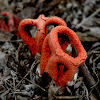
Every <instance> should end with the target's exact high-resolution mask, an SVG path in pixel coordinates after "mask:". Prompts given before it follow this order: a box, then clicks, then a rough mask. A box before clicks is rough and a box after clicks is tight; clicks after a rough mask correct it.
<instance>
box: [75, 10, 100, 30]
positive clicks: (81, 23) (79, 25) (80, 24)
mask: <svg viewBox="0 0 100 100" xmlns="http://www.w3.org/2000/svg"><path fill="white" fill-rule="evenodd" d="M98 12H100V8H98V9H97V10H96V11H95V12H94V13H92V14H91V15H90V16H89V17H87V18H85V19H83V20H82V21H81V22H80V23H79V24H78V25H77V26H76V28H79V27H81V26H82V25H83V24H84V23H85V22H86V21H88V20H89V19H90V18H92V17H93V16H95V15H96V14H97V13H98Z"/></svg>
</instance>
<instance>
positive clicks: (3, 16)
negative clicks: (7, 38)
mask: <svg viewBox="0 0 100 100" xmlns="http://www.w3.org/2000/svg"><path fill="white" fill-rule="evenodd" d="M18 24H19V18H18V17H17V16H16V15H14V14H11V13H9V12H6V11H2V12H0V30H1V31H5V32H13V31H15V33H16V35H18V36H19V33H18V31H17V29H18Z"/></svg>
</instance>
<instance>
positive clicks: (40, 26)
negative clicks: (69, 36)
mask: <svg viewBox="0 0 100 100" xmlns="http://www.w3.org/2000/svg"><path fill="white" fill-rule="evenodd" d="M51 23H52V24H53V23H54V24H57V25H63V26H66V23H65V21H64V20H63V19H61V18H59V17H56V16H54V17H45V16H44V15H40V16H39V17H38V18H37V19H25V20H23V21H21V22H20V24H19V33H20V36H21V38H22V39H23V40H24V42H25V43H26V44H27V45H28V46H29V49H30V51H31V52H32V54H33V55H36V53H40V52H41V49H42V43H43V41H44V38H45V37H46V35H47V34H48V27H47V26H48V25H49V24H51ZM26 25H29V26H33V25H34V26H36V27H37V34H36V39H34V38H33V37H31V36H29V35H28V33H27V32H26V31H25V26H26Z"/></svg>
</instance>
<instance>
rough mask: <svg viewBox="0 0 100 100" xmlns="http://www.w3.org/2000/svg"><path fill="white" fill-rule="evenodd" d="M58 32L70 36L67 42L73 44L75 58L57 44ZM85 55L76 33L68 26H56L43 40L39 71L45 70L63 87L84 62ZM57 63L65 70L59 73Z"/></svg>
mask: <svg viewBox="0 0 100 100" xmlns="http://www.w3.org/2000/svg"><path fill="white" fill-rule="evenodd" d="M58 34H66V35H67V36H68V37H70V41H69V42H70V43H72V44H74V45H75V47H76V50H77V56H76V57H75V58H74V57H72V56H70V55H69V54H67V53H65V52H64V50H63V48H61V47H62V45H63V44H61V45H60V44H59V39H58ZM66 47H67V46H66ZM86 57H87V54H86V51H85V49H84V48H83V46H82V44H81V42H80V40H79V38H78V36H77V35H76V33H75V32H74V31H72V30H71V29H69V28H68V27H65V26H57V27H55V28H54V29H52V30H51V32H50V34H48V35H47V36H46V38H45V40H44V42H43V46H42V56H41V63H40V67H41V73H42V74H43V73H44V72H47V73H48V74H49V76H50V77H51V78H53V79H54V80H55V82H56V84H57V85H58V86H61V87H63V86H64V85H66V84H67V82H69V81H71V80H72V79H73V77H74V74H75V73H76V70H77V68H78V67H79V66H80V65H82V64H83V63H84V62H85V60H86ZM59 63H60V64H62V65H64V66H65V67H66V71H64V72H60V73H59V71H58V64H59ZM62 67H63V66H62ZM60 69H61V65H60ZM62 69H64V68H62ZM59 74H60V75H59Z"/></svg>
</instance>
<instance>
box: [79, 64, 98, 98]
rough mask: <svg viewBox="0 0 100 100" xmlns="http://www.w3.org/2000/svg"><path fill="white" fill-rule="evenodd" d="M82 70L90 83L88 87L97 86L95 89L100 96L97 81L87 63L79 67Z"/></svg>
mask: <svg viewBox="0 0 100 100" xmlns="http://www.w3.org/2000/svg"><path fill="white" fill-rule="evenodd" d="M79 68H80V70H81V72H82V73H83V75H84V78H85V79H86V81H87V83H88V87H89V88H91V87H92V86H95V87H94V88H95V90H96V91H97V93H98V95H99V96H100V91H99V88H98V87H97V86H96V85H95V84H96V81H95V80H94V78H93V77H92V75H91V73H90V71H89V70H88V68H87V66H86V64H85V63H84V64H83V65H82V66H81V67H79Z"/></svg>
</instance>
